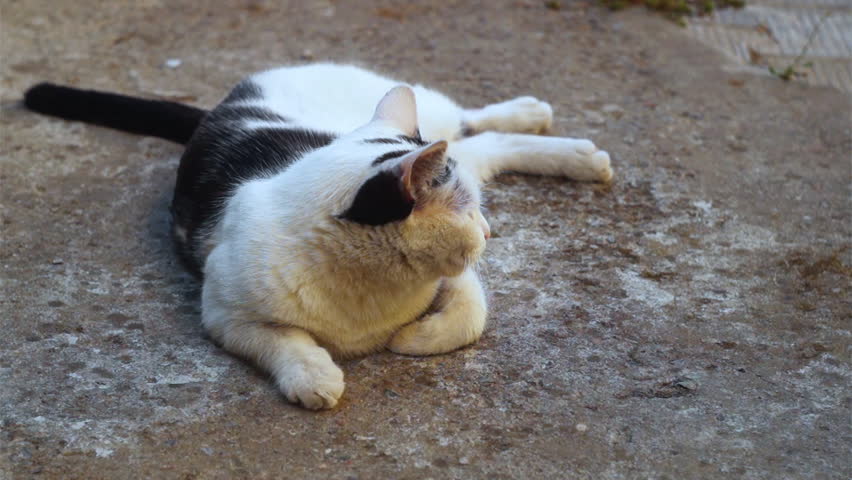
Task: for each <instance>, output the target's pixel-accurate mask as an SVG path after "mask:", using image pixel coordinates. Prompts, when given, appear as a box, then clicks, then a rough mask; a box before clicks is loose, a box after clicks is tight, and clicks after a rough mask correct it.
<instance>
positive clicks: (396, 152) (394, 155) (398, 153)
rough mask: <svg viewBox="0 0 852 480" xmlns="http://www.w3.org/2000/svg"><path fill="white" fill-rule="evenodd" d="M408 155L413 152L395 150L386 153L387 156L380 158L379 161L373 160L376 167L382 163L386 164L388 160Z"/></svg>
mask: <svg viewBox="0 0 852 480" xmlns="http://www.w3.org/2000/svg"><path fill="white" fill-rule="evenodd" d="M406 153H411V150H394V151H392V152H388V153H385V154H383V155H381V156H379V157H378V158H377V159H375V160H373V166H376V165H378V164H380V163H382V162H385V161H387V160H390V159H392V158H399V157H401V156H403V155H405V154H406Z"/></svg>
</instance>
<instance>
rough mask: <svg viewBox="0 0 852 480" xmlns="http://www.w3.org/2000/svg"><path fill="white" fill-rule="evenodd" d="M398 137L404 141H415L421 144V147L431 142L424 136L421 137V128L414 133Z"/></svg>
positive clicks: (416, 143) (415, 143)
mask: <svg viewBox="0 0 852 480" xmlns="http://www.w3.org/2000/svg"><path fill="white" fill-rule="evenodd" d="M396 138H398V139H400V140H402V141H404V142H408V143H413V144H414V145H419V146H421V147H425V146H426V145H428V144H429V142H427V141H424V140H423V139H422V138H420V130H417V131H416V132H414V135H398V136H397V137H396Z"/></svg>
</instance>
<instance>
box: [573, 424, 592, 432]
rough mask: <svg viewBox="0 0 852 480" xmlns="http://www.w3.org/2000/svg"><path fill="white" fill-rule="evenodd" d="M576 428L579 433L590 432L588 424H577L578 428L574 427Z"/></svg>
mask: <svg viewBox="0 0 852 480" xmlns="http://www.w3.org/2000/svg"><path fill="white" fill-rule="evenodd" d="M574 428H576V429H577V431H578V432H580V433H583V432H585V431H586V430H588V429H589V427H588V426H586V424H585V423H578V424H577V426H576V427H574Z"/></svg>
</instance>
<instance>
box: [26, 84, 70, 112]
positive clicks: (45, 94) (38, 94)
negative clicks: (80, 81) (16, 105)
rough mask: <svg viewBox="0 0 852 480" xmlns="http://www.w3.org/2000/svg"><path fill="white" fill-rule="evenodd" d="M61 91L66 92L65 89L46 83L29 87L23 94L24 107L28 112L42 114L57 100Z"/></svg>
mask: <svg viewBox="0 0 852 480" xmlns="http://www.w3.org/2000/svg"><path fill="white" fill-rule="evenodd" d="M63 90H67V88H66V87H60V86H58V85H54V84H52V83H48V82H42V83H39V84H37V85H34V86H32V87H30V88H29V89H28V90H27V91H26V93H24V105H26V106H27V108H29V109H30V110H33V111H36V112H44V111H45V110H46V109H48V108H49V106H50V105H52V104H54V103H55V102H56V101H57V100H59V95H60V94H61V93H62V92H63Z"/></svg>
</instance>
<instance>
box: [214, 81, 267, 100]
mask: <svg viewBox="0 0 852 480" xmlns="http://www.w3.org/2000/svg"><path fill="white" fill-rule="evenodd" d="M261 99H263V91H262V90H261V89H260V87H259V86H258V85H257V84H256V83H254V82H252V81H251V80H243V81H242V82H240V83H238V84H237V86H236V87H234V89H233V90H231V93H229V94H228V96H227V97H225V100H223V101H222V103H232V102H245V101H248V100H261Z"/></svg>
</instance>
